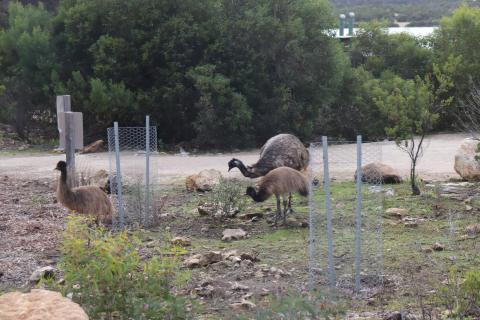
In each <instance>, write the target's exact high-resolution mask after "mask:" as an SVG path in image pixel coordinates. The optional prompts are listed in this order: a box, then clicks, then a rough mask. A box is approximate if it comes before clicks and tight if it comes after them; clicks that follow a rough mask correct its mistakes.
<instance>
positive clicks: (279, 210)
mask: <svg viewBox="0 0 480 320" xmlns="http://www.w3.org/2000/svg"><path fill="white" fill-rule="evenodd" d="M276 197H277V214H276V215H275V224H274V225H275V226H277V221H278V218H279V217H280V215H281V214H282V208H281V207H280V196H277V195H276Z"/></svg>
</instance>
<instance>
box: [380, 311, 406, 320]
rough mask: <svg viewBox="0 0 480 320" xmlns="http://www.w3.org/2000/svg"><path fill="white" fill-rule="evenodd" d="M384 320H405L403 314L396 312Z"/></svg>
mask: <svg viewBox="0 0 480 320" xmlns="http://www.w3.org/2000/svg"><path fill="white" fill-rule="evenodd" d="M383 319H384V320H403V317H402V313H401V312H398V311H395V312H392V313H390V314H388V315H387V316H386V317H384V318H383Z"/></svg>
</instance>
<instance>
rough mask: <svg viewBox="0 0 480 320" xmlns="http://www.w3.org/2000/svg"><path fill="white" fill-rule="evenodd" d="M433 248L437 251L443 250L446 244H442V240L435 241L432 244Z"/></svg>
mask: <svg viewBox="0 0 480 320" xmlns="http://www.w3.org/2000/svg"><path fill="white" fill-rule="evenodd" d="M432 249H433V250H435V251H443V250H444V249H445V245H443V244H441V243H440V242H435V244H434V245H433V246H432Z"/></svg>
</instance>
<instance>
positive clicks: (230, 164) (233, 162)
mask: <svg viewBox="0 0 480 320" xmlns="http://www.w3.org/2000/svg"><path fill="white" fill-rule="evenodd" d="M241 163H242V162H241V161H240V160H238V159H235V158H233V159H232V160H230V161H229V162H228V171H230V170H232V169H233V168H235V167H237V168H238V166H239V165H240V164H241Z"/></svg>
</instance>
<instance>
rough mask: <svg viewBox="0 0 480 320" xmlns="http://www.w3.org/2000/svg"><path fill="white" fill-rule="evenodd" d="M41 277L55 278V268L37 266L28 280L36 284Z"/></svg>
mask: <svg viewBox="0 0 480 320" xmlns="http://www.w3.org/2000/svg"><path fill="white" fill-rule="evenodd" d="M43 278H45V279H47V278H55V268H54V267H51V266H47V267H43V268H38V269H37V270H35V271H34V272H33V273H32V275H31V276H30V279H29V280H30V282H31V283H34V284H36V283H38V282H39V281H40V280H41V279H43Z"/></svg>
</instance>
